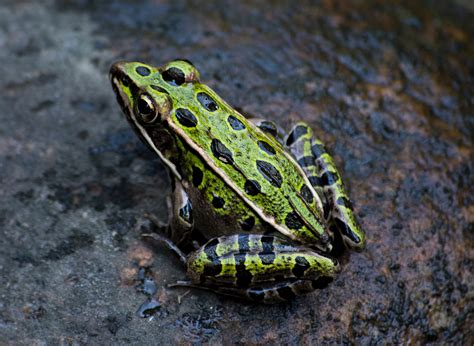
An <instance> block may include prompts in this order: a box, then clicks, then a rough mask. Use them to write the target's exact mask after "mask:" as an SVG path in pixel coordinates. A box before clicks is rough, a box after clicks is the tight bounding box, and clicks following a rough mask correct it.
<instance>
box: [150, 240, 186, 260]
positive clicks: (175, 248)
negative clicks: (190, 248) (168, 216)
mask: <svg viewBox="0 0 474 346" xmlns="http://www.w3.org/2000/svg"><path fill="white" fill-rule="evenodd" d="M142 237H144V238H151V239H153V240H156V241H158V242H160V243H163V244H164V245H166V247H167V248H168V249H170V250H172V251H173V252H175V253H176V254H177V255H178V257H179V259H180V261H181V262H183V264H186V261H187V256H186V254H185V253H184V252H183V251H181V250H180V249H179V248H178V246H176V244H175V243H173V242H172V241H171V240H170V239H168V238H166V237H165V236H162V235H160V234H158V233H142Z"/></svg>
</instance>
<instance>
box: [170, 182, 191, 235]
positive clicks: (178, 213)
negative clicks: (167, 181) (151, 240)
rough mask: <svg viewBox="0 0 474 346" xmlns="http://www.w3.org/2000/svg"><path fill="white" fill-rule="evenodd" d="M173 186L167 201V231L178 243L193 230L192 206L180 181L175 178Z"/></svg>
mask: <svg viewBox="0 0 474 346" xmlns="http://www.w3.org/2000/svg"><path fill="white" fill-rule="evenodd" d="M173 187H174V188H173V193H172V195H171V203H168V208H169V209H170V210H169V214H170V221H169V228H170V230H169V232H170V238H171V240H172V241H173V242H174V243H176V244H180V243H181V242H182V241H183V240H184V239H185V238H186V236H187V235H188V234H189V233H190V232H191V231H192V230H193V225H194V220H193V207H192V204H191V200H190V199H189V196H188V193H187V192H186V190H185V189H184V187H183V185H182V184H181V182H179V181H178V180H175V181H174V184H173Z"/></svg>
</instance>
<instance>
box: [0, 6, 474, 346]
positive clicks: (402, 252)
mask: <svg viewBox="0 0 474 346" xmlns="http://www.w3.org/2000/svg"><path fill="white" fill-rule="evenodd" d="M263 3H264V2H255V3H254V2H251V1H242V2H230V1H229V2H221V1H218V2H215V3H214V4H211V2H204V1H203V2H202V3H201V4H199V5H198V4H186V2H184V1H170V2H169V3H167V2H165V1H158V0H155V1H152V0H147V1H140V2H135V1H102V2H99V1H98V2H96V1H90V0H69V1H52V0H45V1H41V2H38V1H32V0H23V1H16V0H3V1H2V5H0V62H1V64H0V72H1V78H0V120H1V126H0V183H1V190H0V231H1V235H2V237H1V241H0V275H1V276H0V277H1V278H2V279H1V281H2V284H1V285H0V342H1V343H2V344H3V343H5V342H10V343H23V344H30V343H36V344H42V343H48V344H70V343H89V344H104V343H107V344H110V343H118V344H125V343H130V342H133V343H137V344H158V343H166V342H168V341H172V342H173V343H188V342H189V343H192V342H198V343H199V342H211V343H221V342H226V343H230V342H243V343H267V342H270V343H272V342H273V343H275V342H284V343H310V342H313V343H321V342H331V343H345V342H357V343H363V344H367V343H369V342H381V341H385V342H390V343H422V342H439V343H442V342H454V343H458V344H459V343H464V344H472V343H473V341H474V338H473V334H472V325H473V324H474V319H473V285H474V275H473V260H474V251H473V245H474V236H473V215H474V201H473V199H474V198H473V196H474V193H473V189H472V185H473V166H472V158H473V148H472V145H473V136H472V133H474V126H473V125H474V124H473V123H474V79H473V78H474V77H473V76H474V59H473V57H474V43H473V40H472V37H473V36H474V23H473V21H472V18H473V7H472V5H469V2H462V1H458V2H448V1H420V2H416V4H412V2H410V1H401V2H400V1H385V2H378V1H368V2H358V1H351V2H334V4H333V3H332V2H329V1H322V2H318V4H316V5H315V4H312V5H311V4H310V2H309V1H308V2H300V4H299V5H298V6H294V3H293V4H292V2H282V1H281V2H280V1H274V2H271V4H272V5H271V6H270V5H267V6H265V5H263ZM268 3H270V2H268ZM177 57H183V58H187V59H189V60H191V61H193V62H194V64H195V65H196V66H197V67H198V68H199V69H200V71H201V74H202V79H203V80H204V81H205V82H206V83H208V84H209V85H210V86H211V87H213V88H214V89H216V90H217V92H218V93H220V94H221V95H222V96H223V98H224V99H226V100H228V102H229V103H231V104H233V105H235V106H236V107H239V108H240V109H241V110H242V111H243V112H244V113H249V114H258V115H261V116H263V117H266V118H269V119H272V120H275V121H277V122H279V123H281V124H282V125H284V126H286V127H287V128H288V127H289V126H290V125H291V123H293V122H294V121H297V120H299V119H304V120H305V121H306V122H308V123H309V124H311V126H312V127H313V128H314V129H315V130H316V132H317V133H318V134H319V137H320V138H321V139H322V140H323V141H325V142H326V144H327V146H328V147H329V148H330V150H331V151H332V153H333V154H334V156H335V158H336V161H337V163H338V164H339V166H340V168H341V169H342V171H343V177H344V179H345V181H346V185H348V188H349V190H350V192H351V198H352V200H353V201H354V202H355V208H356V213H357V215H358V217H359V220H360V223H361V225H362V227H363V228H364V229H365V231H366V232H367V237H368V245H367V249H366V250H365V251H364V252H361V253H357V254H351V255H350V258H349V260H348V261H347V263H346V264H345V267H344V271H343V272H342V273H341V274H340V275H339V276H338V277H337V279H336V281H335V282H334V283H333V284H332V285H331V286H330V287H328V288H327V289H325V290H321V291H318V292H316V293H314V294H311V295H308V296H305V297H300V298H298V299H295V300H294V301H293V302H290V303H288V304H281V305H275V306H262V305H252V304H248V303H242V302H240V301H236V300H234V299H229V298H225V297H220V296H217V295H215V294H212V293H209V292H204V291H196V290H192V291H190V292H186V290H183V289H174V290H173V289H167V288H166V287H165V286H166V284H168V283H171V282H174V281H175V280H178V279H182V278H184V275H185V274H184V270H183V268H182V267H181V266H180V263H179V261H178V260H177V259H176V258H175V257H174V256H173V255H172V254H171V253H170V252H169V251H168V250H167V249H165V248H163V247H160V246H155V247H152V246H150V245H148V244H147V243H144V242H143V241H142V240H141V239H140V232H141V230H143V229H145V230H146V229H148V228H149V227H150V225H149V224H148V223H147V222H146V221H145V218H144V217H143V216H144V213H146V212H149V213H153V214H155V215H157V217H158V218H160V219H163V220H164V219H165V218H166V208H165V201H164V197H163V196H164V195H165V194H166V193H167V192H168V191H169V181H168V179H167V172H166V171H165V169H164V167H163V165H162V164H161V163H159V162H158V160H157V158H155V157H154V156H153V155H152V154H151V153H150V152H149V151H148V150H147V149H146V148H145V147H144V146H143V145H142V144H141V143H140V142H139V140H138V138H137V137H135V135H134V134H133V132H132V131H131V129H130V128H129V126H128V124H127V123H126V121H125V119H124V117H123V116H122V114H121V113H120V110H119V107H118V105H117V104H116V102H115V99H114V96H113V93H112V91H111V88H110V85H109V81H108V78H107V72H108V67H109V66H110V64H111V63H112V62H113V61H116V60H131V59H133V60H141V61H145V62H149V63H155V64H157V65H159V64H162V63H163V62H166V61H168V60H170V59H173V58H177ZM140 267H147V268H148V269H147V270H146V273H145V272H144V271H143V269H142V270H140V269H139V268H140ZM152 282H154V283H155V284H156V287H155V286H154V285H153V284H151V283H152ZM142 291H145V292H148V295H149V296H151V297H153V298H151V300H150V301H148V300H147V299H148V298H147V297H146V295H144V294H143V293H141V292H142ZM155 291H156V293H155ZM178 300H179V301H181V304H179V303H178ZM144 302H145V304H146V306H148V307H149V309H148V310H147V309H145V310H146V312H149V314H150V315H151V316H150V317H147V318H140V317H139V316H138V314H137V311H138V310H139V308H140V306H141V305H142V303H144ZM140 309H144V308H143V306H142V307H141V308H140ZM141 312H142V313H143V311H141ZM145 315H146V314H145Z"/></svg>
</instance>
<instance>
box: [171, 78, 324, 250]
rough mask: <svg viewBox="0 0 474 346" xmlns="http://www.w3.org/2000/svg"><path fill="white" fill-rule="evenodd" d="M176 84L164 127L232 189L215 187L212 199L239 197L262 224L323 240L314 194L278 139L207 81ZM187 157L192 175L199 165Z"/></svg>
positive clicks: (312, 240) (298, 236) (314, 240)
mask: <svg viewBox="0 0 474 346" xmlns="http://www.w3.org/2000/svg"><path fill="white" fill-rule="evenodd" d="M180 88H181V90H180V92H179V93H174V94H172V98H173V111H172V113H171V114H170V118H169V119H168V121H169V126H170V127H172V128H173V132H174V133H176V135H177V136H178V137H179V138H180V140H181V141H182V145H183V146H184V147H186V148H184V149H185V150H191V151H192V152H193V153H194V154H195V155H196V156H197V157H199V158H201V159H202V162H203V163H204V165H205V167H202V169H204V170H210V171H212V172H213V174H214V175H215V176H216V177H219V178H220V179H221V181H222V182H223V183H224V186H225V187H226V188H228V189H229V190H232V192H233V193H224V194H223V196H219V195H218V194H219V193H218V192H216V191H214V192H213V194H214V197H215V198H214V197H213V199H214V200H222V201H223V202H224V203H229V202H230V201H226V200H225V199H235V198H238V199H240V200H241V201H242V202H243V203H244V204H245V205H247V206H248V207H250V209H251V210H252V211H253V214H256V215H257V216H258V218H259V219H261V220H263V222H264V223H267V224H270V225H272V226H273V227H274V228H276V229H277V230H278V231H280V232H281V233H283V234H285V235H287V236H289V237H290V238H293V239H299V240H304V241H306V242H310V243H313V244H318V245H319V244H324V243H325V242H326V241H327V234H326V233H325V228H324V221H323V220H322V217H321V213H320V210H319V208H318V202H319V199H318V196H317V195H316V193H315V192H314V190H313V188H312V187H311V184H310V183H309V181H308V179H307V177H306V176H305V175H304V173H303V172H302V170H301V168H300V167H299V166H298V164H297V163H296V162H295V160H294V159H293V158H292V157H291V156H290V155H289V154H288V153H287V152H286V151H285V149H284V148H283V147H282V146H281V144H280V143H279V142H278V141H276V140H275V139H274V138H273V137H270V136H267V135H266V134H265V133H263V132H262V131H261V130H260V129H259V128H258V127H256V126H255V125H254V124H253V123H251V122H250V121H248V120H247V119H246V118H245V117H243V116H242V115H241V114H239V113H238V112H237V111H235V110H234V109H232V108H231V107H230V106H229V105H227V104H226V103H225V102H224V101H223V100H222V99H221V98H220V97H219V96H218V95H217V94H216V93H215V92H213V91H212V90H211V89H210V88H208V87H207V86H205V85H202V84H199V83H187V84H183V85H181V86H180ZM188 161H189V162H187V163H186V165H187V166H188V171H189V173H191V174H192V172H194V171H195V170H197V169H199V167H193V165H195V164H196V160H189V159H188ZM182 164H183V163H181V165H182ZM191 179H192V177H191ZM203 186H205V185H204V184H203ZM207 189H209V188H207ZM248 217H250V218H251V217H253V215H249V216H248ZM243 224H245V222H244V223H243Z"/></svg>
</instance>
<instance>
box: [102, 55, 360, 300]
mask: <svg viewBox="0 0 474 346" xmlns="http://www.w3.org/2000/svg"><path fill="white" fill-rule="evenodd" d="M110 79H111V82H112V87H113V89H114V91H115V94H116V96H117V100H118V103H119V104H120V106H121V108H122V110H123V112H124V113H125V115H126V117H127V119H128V121H129V123H130V125H131V126H132V128H133V129H134V130H135V131H136V133H137V134H138V136H139V137H140V138H141V139H142V140H143V141H144V142H145V143H146V144H147V145H148V146H149V148H150V149H151V150H152V151H153V152H154V153H156V155H158V157H160V159H161V160H162V162H163V163H164V164H165V166H166V167H167V168H168V169H169V172H170V176H171V181H172V193H171V196H170V197H169V198H168V199H167V202H168V208H169V215H170V216H169V222H168V224H167V227H166V234H165V236H163V237H162V236H159V237H158V236H157V238H158V239H161V240H163V241H165V243H167V244H168V245H169V247H171V248H172V249H174V250H175V251H176V252H177V253H178V255H179V256H180V258H181V260H182V261H183V262H184V263H185V265H186V268H187V276H188V280H185V281H179V282H178V283H177V285H181V286H192V287H199V288H204V289H208V290H212V291H216V292H218V293H221V294H225V295H231V296H237V297H241V298H245V299H249V300H252V301H256V302H264V303H271V302H279V301H285V300H289V299H291V298H293V297H295V296H296V295H300V294H304V293H308V292H311V291H313V290H314V289H316V288H323V287H326V286H327V285H328V283H330V282H331V281H332V280H333V279H334V277H335V275H336V274H337V273H338V271H339V264H338V262H337V260H336V259H335V258H333V257H332V256H331V255H330V253H331V250H332V248H333V245H334V243H335V242H336V241H338V240H339V242H340V243H342V244H344V246H345V247H346V248H350V249H355V250H361V249H363V247H364V245H365V235H364V233H363V232H362V231H361V230H360V228H359V227H358V225H357V223H356V221H355V218H354V215H353V211H352V207H351V203H350V201H349V198H348V196H347V194H346V192H345V190H344V186H343V183H342V181H341V177H340V174H339V173H338V171H337V169H336V166H335V164H334V160H333V159H332V157H331V156H330V155H329V154H328V152H327V151H326V149H325V147H324V145H323V143H322V142H321V141H320V140H318V139H317V138H315V136H314V135H313V131H312V130H311V128H310V127H309V126H307V125H306V124H305V123H302V122H300V123H297V124H296V125H295V126H294V127H293V128H292V130H291V131H290V132H289V134H288V135H286V136H284V134H283V132H282V131H281V129H280V128H279V127H278V126H277V125H276V124H274V123H273V122H271V121H267V120H263V119H259V118H248V117H245V116H243V115H242V114H240V113H239V112H238V111H236V110H235V109H233V108H232V107H231V106H229V105H228V104H227V103H226V102H225V101H224V100H222V99H221V98H220V97H219V96H218V95H217V94H216V93H215V92H214V91H213V90H212V89H211V88H209V87H208V86H206V85H205V84H203V83H201V82H200V75H199V72H198V70H197V69H196V67H195V66H194V65H193V64H192V63H190V62H189V61H187V60H175V61H171V62H169V63H167V64H166V65H164V66H162V67H154V66H150V65H146V64H144V63H140V62H117V63H115V64H114V65H113V66H112V67H111V69H110ZM192 243H193V244H194V249H193V248H190V247H189V246H187V245H186V244H192ZM186 248H188V249H189V250H188V251H185V250H182V249H186Z"/></svg>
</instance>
